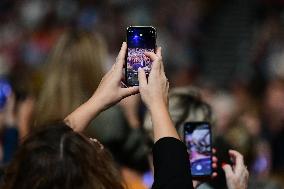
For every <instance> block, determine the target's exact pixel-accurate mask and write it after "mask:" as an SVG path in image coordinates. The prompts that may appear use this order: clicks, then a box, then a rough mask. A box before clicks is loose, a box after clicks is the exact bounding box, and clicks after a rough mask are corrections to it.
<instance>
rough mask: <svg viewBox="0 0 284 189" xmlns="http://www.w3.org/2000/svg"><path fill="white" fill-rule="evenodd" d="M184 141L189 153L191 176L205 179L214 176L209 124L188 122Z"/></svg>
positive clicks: (185, 126)
mask: <svg viewBox="0 0 284 189" xmlns="http://www.w3.org/2000/svg"><path fill="white" fill-rule="evenodd" d="M184 140H185V143H186V146H187V149H188V152H189V154H190V155H189V160H190V164H191V175H192V176H193V177H205V176H210V175H211V174H212V146H211V129H210V125H209V123H207V122H187V123H185V125H184Z"/></svg>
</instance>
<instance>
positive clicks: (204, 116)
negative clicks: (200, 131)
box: [143, 86, 215, 138]
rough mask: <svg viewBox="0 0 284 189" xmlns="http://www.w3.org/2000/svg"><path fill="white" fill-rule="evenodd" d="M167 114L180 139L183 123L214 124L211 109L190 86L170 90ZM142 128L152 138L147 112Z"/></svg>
mask: <svg viewBox="0 0 284 189" xmlns="http://www.w3.org/2000/svg"><path fill="white" fill-rule="evenodd" d="M169 112H170V115H171V118H172V120H173V123H174V124H175V127H176V129H177V130H178V133H179V135H180V137H181V138H183V123H185V122H187V121H207V122H210V123H211V124H212V125H213V124H214V122H215V117H214V115H213V113H212V110H211V107H210V106H209V105H208V104H207V103H205V102H204V101H203V100H202V99H201V94H200V91H199V89H197V88H195V87H191V86H190V87H177V88H173V89H171V91H170V93H169ZM143 126H144V128H145V129H146V131H147V132H148V134H149V135H150V137H152V136H153V133H152V121H151V117H150V114H149V112H147V113H146V116H145V119H144V124H143Z"/></svg>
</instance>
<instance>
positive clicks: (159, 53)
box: [157, 47, 162, 58]
mask: <svg viewBox="0 0 284 189" xmlns="http://www.w3.org/2000/svg"><path fill="white" fill-rule="evenodd" d="M157 56H158V57H160V58H162V47H158V48H157Z"/></svg>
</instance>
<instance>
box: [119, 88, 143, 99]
mask: <svg viewBox="0 0 284 189" xmlns="http://www.w3.org/2000/svg"><path fill="white" fill-rule="evenodd" d="M121 93H122V97H123V98H125V97H128V96H131V95H134V94H137V93H139V87H138V86H134V87H129V88H122V89H121Z"/></svg>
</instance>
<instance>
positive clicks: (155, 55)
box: [144, 52, 159, 61]
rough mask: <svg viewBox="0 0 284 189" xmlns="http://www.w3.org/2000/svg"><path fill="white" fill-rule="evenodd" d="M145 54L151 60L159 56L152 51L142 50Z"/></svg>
mask: <svg viewBox="0 0 284 189" xmlns="http://www.w3.org/2000/svg"><path fill="white" fill-rule="evenodd" d="M144 54H145V56H147V57H149V58H150V59H151V61H155V60H157V59H158V58H159V57H158V56H157V54H155V53H153V52H144Z"/></svg>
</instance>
